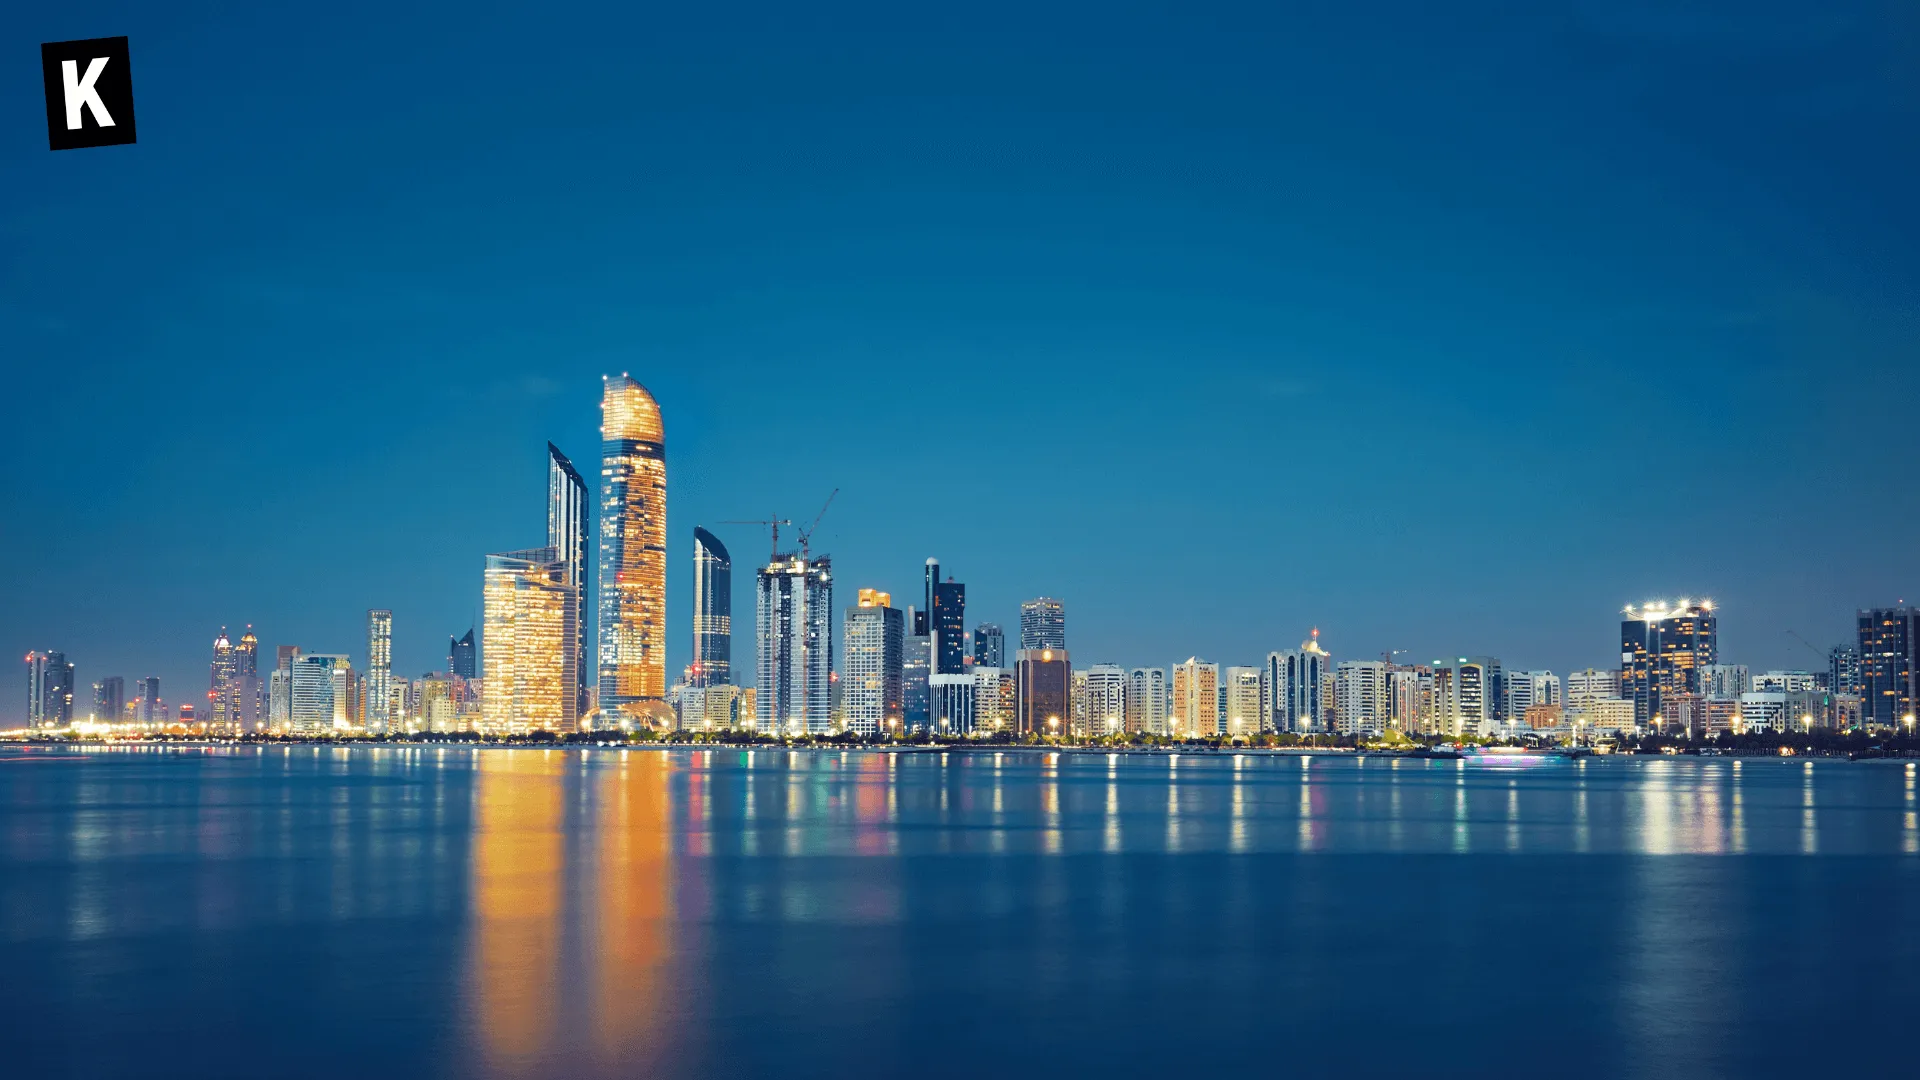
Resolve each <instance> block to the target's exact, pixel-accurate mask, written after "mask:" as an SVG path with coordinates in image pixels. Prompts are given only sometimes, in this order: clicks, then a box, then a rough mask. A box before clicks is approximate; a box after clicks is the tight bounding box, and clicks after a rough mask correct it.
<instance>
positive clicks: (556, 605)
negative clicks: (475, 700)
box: [480, 548, 580, 734]
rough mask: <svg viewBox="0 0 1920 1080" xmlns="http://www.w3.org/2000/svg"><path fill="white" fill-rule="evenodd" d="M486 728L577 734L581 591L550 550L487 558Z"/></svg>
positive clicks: (482, 710) (483, 699) (483, 682)
mask: <svg viewBox="0 0 1920 1080" xmlns="http://www.w3.org/2000/svg"><path fill="white" fill-rule="evenodd" d="M484 603H485V608H486V616H485V618H486V622H485V626H486V631H487V633H486V643H487V648H486V652H485V654H484V656H483V657H482V659H483V662H484V668H483V670H484V672H485V674H484V675H483V676H482V679H481V686H482V689H481V699H480V700H481V704H480V715H481V723H482V724H483V725H484V726H485V728H486V730H488V731H490V732H494V733H499V734H509V733H512V734H518V733H522V732H527V731H560V732H569V731H575V730H578V728H579V726H580V723H579V721H580V712H579V698H578V697H577V696H576V694H575V690H576V688H577V687H578V686H579V675H580V673H579V668H578V667H577V666H576V665H577V664H578V663H579V657H580V624H579V621H578V620H579V613H580V605H579V590H578V588H576V587H575V586H574V585H573V583H572V582H571V581H570V580H569V578H568V570H567V563H566V560H565V559H564V558H563V557H562V556H561V554H560V552H557V551H555V550H554V549H552V548H532V549H530V550H527V551H509V552H506V553H503V554H499V555H489V556H487V568H486V576H485V601H484Z"/></svg>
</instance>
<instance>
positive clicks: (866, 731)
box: [841, 589, 906, 738]
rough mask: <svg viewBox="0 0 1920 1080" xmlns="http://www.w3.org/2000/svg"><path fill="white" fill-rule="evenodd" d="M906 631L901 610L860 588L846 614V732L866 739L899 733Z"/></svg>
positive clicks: (843, 679)
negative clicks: (886, 733) (890, 732)
mask: <svg viewBox="0 0 1920 1080" xmlns="http://www.w3.org/2000/svg"><path fill="white" fill-rule="evenodd" d="M905 629H906V623H905V620H904V619H902V618H901V613H900V609H899V608H896V607H894V606H893V597H892V596H890V595H888V594H887V593H883V592H880V591H878V590H875V589H861V590H860V601H859V604H858V606H855V607H850V608H848V609H847V614H846V623H845V635H846V644H845V655H846V660H845V670H844V671H843V673H842V677H841V686H842V687H843V689H842V690H841V715H842V716H843V717H845V720H846V725H847V730H849V731H853V732H856V733H857V734H860V735H864V736H867V737H869V738H871V737H872V736H875V735H878V734H880V733H881V732H882V731H898V730H899V725H900V723H901V721H902V720H903V719H904V718H905V703H904V701H903V697H902V682H903V678H902V671H903V667H904V663H905V652H904V650H905V647H906V645H905V641H906V633H905Z"/></svg>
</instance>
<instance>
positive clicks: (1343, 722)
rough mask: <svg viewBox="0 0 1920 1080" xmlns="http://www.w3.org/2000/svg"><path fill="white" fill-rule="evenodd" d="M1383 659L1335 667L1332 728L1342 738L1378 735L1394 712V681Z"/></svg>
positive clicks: (1351, 662)
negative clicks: (1333, 719)
mask: <svg viewBox="0 0 1920 1080" xmlns="http://www.w3.org/2000/svg"><path fill="white" fill-rule="evenodd" d="M1389 668H1390V665H1389V664H1388V663H1387V662H1386V661H1385V660H1342V661H1340V662H1339V663H1338V664H1336V665H1334V669H1333V686H1334V695H1333V696H1334V701H1335V709H1334V715H1335V717H1336V719H1335V721H1334V729H1335V730H1336V731H1338V732H1339V733H1340V734H1342V735H1356V736H1358V735H1378V734H1380V733H1381V732H1382V731H1385V730H1386V729H1387V725H1388V721H1389V719H1390V718H1391V716H1392V713H1393V680H1392V676H1391V674H1390V671H1389Z"/></svg>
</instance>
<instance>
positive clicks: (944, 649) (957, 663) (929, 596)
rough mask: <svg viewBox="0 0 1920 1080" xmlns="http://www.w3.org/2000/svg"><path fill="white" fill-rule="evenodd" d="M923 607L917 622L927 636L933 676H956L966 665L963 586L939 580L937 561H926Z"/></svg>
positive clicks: (965, 616)
mask: <svg viewBox="0 0 1920 1080" xmlns="http://www.w3.org/2000/svg"><path fill="white" fill-rule="evenodd" d="M926 589H927V591H926V598H925V599H926V605H927V606H926V609H925V613H924V615H923V616H922V617H921V619H920V622H921V624H922V625H923V626H924V628H925V630H924V632H925V634H926V636H927V637H928V638H929V639H930V641H929V645H930V647H931V650H932V656H933V668H932V671H931V672H930V674H933V675H959V674H961V673H962V672H964V671H965V670H966V666H967V630H966V624H967V587H966V586H965V585H962V584H960V583H959V582H957V581H955V580H953V577H952V575H948V577H947V580H945V581H941V580H940V560H938V559H928V560H927V579H926Z"/></svg>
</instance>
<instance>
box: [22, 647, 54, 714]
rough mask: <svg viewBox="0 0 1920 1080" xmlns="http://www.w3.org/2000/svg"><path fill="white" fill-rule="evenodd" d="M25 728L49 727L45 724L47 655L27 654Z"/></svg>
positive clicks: (38, 653)
mask: <svg viewBox="0 0 1920 1080" xmlns="http://www.w3.org/2000/svg"><path fill="white" fill-rule="evenodd" d="M27 726H28V727H30V728H43V727H50V726H51V725H49V724H48V723H47V654H46V653H43V652H29V653H27Z"/></svg>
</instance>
